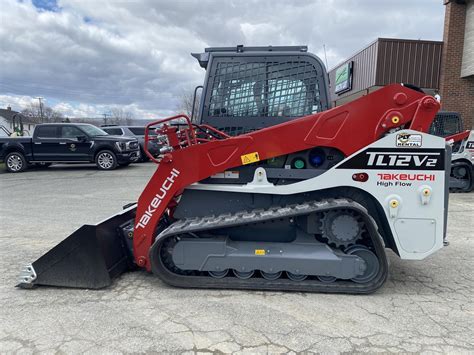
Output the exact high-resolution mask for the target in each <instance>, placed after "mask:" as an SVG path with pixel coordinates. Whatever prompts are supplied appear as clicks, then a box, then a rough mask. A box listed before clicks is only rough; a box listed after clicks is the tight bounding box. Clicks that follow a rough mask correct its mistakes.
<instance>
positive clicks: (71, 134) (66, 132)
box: [61, 126, 85, 139]
mask: <svg viewBox="0 0 474 355" xmlns="http://www.w3.org/2000/svg"><path fill="white" fill-rule="evenodd" d="M78 136H85V134H84V132H82V131H81V130H80V129H79V128H77V127H74V126H63V127H61V138H68V139H77V137H78Z"/></svg>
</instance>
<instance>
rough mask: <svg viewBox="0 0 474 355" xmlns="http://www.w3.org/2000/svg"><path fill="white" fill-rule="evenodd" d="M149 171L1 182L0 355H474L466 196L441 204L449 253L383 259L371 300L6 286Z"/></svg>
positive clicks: (126, 281) (127, 287) (116, 206)
mask: <svg viewBox="0 0 474 355" xmlns="http://www.w3.org/2000/svg"><path fill="white" fill-rule="evenodd" d="M154 169H155V165H154V164H152V163H146V164H133V165H130V166H129V167H128V168H122V169H118V170H115V171H110V172H105V171H98V170H96V169H95V168H94V167H93V166H90V165H89V166H80V167H78V166H52V167H50V168H48V169H45V170H30V171H27V172H25V173H21V174H8V173H3V172H2V173H0V242H1V244H0V270H1V273H0V353H5V352H16V351H17V352H19V353H33V352H45V353H56V352H64V353H78V352H88V353H94V354H96V353H117V352H134V353H139V352H163V351H167V352H224V353H231V352H237V353H239V352H272V353H280V352H291V351H293V352H302V351H307V352H378V351H385V352H386V351H389V352H392V351H393V352H466V353H467V352H473V351H474V303H473V299H474V292H473V291H474V258H473V257H474V254H473V249H474V218H473V216H474V193H470V194H451V196H450V207H449V225H448V239H449V241H450V242H451V244H450V246H449V247H446V248H444V249H443V250H441V251H439V252H438V253H436V254H434V255H432V256H431V257H429V258H428V259H426V260H423V261H416V262H415V261H406V260H405V261H404V260H399V259H398V258H397V257H396V256H395V255H394V254H393V253H389V257H390V262H391V265H390V277H389V280H388V281H387V283H386V284H385V286H384V287H383V288H382V289H381V290H379V291H378V292H376V293H375V294H372V295H369V296H350V295H326V294H309V293H308V294H307V293H284V292H254V291H216V290H190V289H177V288H173V287H170V286H167V285H166V284H164V283H162V282H161V281H160V280H159V279H157V278H155V277H153V276H152V275H150V274H147V273H145V272H132V273H128V274H124V275H123V276H121V277H120V278H119V279H118V280H116V281H115V282H114V284H113V286H112V287H110V288H108V289H104V290H100V291H88V290H74V289H61V288H48V287H42V288H41V287H40V288H37V289H33V290H23V289H18V288H15V287H14V286H15V283H16V279H17V277H18V273H19V270H20V268H21V266H22V265H23V264H25V263H27V262H32V261H34V260H35V259H36V258H38V257H39V256H41V255H42V254H43V253H44V252H46V251H47V250H49V249H50V248H51V247H53V246H54V245H56V244H57V243H58V242H59V241H61V240H62V239H64V238H65V237H66V236H67V235H68V234H70V233H71V232H73V231H74V230H75V229H77V228H78V227H80V226H81V225H83V224H85V223H96V222H99V221H101V220H103V219H105V218H106V217H108V216H109V215H112V214H115V213H116V212H118V211H119V210H120V209H121V207H122V206H123V205H125V204H127V203H129V202H133V201H136V199H137V198H138V196H139V194H140V192H141V191H142V189H143V188H144V186H145V184H146V183H147V181H148V179H149V177H150V176H151V174H152V173H153V171H154ZM414 237H416V236H414Z"/></svg>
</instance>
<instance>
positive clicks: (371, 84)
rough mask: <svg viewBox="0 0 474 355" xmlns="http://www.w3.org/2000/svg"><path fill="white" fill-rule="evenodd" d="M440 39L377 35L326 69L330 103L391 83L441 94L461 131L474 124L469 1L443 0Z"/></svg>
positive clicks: (473, 29)
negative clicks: (459, 122) (460, 119)
mask: <svg viewBox="0 0 474 355" xmlns="http://www.w3.org/2000/svg"><path fill="white" fill-rule="evenodd" d="M443 1H444V3H445V6H446V8H445V23H444V35H443V42H441V41H424V40H406V39H389V38H378V39H376V40H375V41H374V42H372V43H371V44H369V45H368V46H367V47H365V48H363V49H361V50H360V51H358V52H357V53H356V54H354V55H353V56H351V57H350V58H348V59H347V60H345V61H344V62H343V63H340V64H339V65H337V66H336V67H335V68H333V69H331V70H330V71H329V82H330V85H331V89H330V94H331V101H332V105H333V106H339V105H342V104H344V103H346V102H349V101H352V100H354V99H356V98H358V97H361V96H363V95H366V94H368V93H370V92H372V91H375V90H377V89H379V88H380V87H382V86H384V85H387V84H391V83H409V84H413V85H416V86H418V87H420V88H422V89H423V90H424V91H425V92H426V93H427V94H430V95H435V94H438V93H439V94H440V96H441V105H442V109H443V110H446V111H456V112H459V113H460V114H461V116H462V117H463V119H464V126H465V128H466V129H472V128H473V122H474V0H443Z"/></svg>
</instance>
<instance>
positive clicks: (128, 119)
mask: <svg viewBox="0 0 474 355" xmlns="http://www.w3.org/2000/svg"><path fill="white" fill-rule="evenodd" d="M109 117H110V118H109V119H108V122H107V123H110V124H117V125H127V126H130V125H131V124H132V123H133V118H134V115H133V113H131V112H130V111H125V110H124V109H122V108H113V109H112V110H110V116H109Z"/></svg>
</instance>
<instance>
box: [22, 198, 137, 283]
mask: <svg viewBox="0 0 474 355" xmlns="http://www.w3.org/2000/svg"><path fill="white" fill-rule="evenodd" d="M135 210H136V205H135V204H134V205H133V206H131V207H129V208H127V209H126V210H124V211H122V212H120V213H118V214H116V215H114V216H112V217H110V218H108V219H106V220H104V221H102V222H100V223H98V224H96V225H84V226H82V227H81V228H79V229H78V230H76V231H75V232H74V233H72V234H71V235H70V236H68V237H67V238H66V239H64V240H63V241H62V242H60V243H59V244H58V245H56V246H55V247H54V248H53V249H51V250H50V251H48V252H47V253H46V254H44V255H43V256H42V257H40V258H39V259H38V260H36V261H35V262H33V264H28V265H26V266H25V268H24V269H23V270H22V272H21V274H20V279H19V281H20V283H19V284H18V285H17V286H18V287H23V288H31V287H33V286H35V285H45V286H59V287H74V288H89V289H100V288H103V287H107V286H109V285H110V284H111V283H112V280H113V279H114V278H115V277H117V276H119V275H121V274H122V273H124V272H125V271H127V270H131V269H133V265H134V264H133V257H132V253H131V251H130V248H129V247H128V246H127V241H126V236H124V233H123V232H122V230H121V228H120V226H122V225H124V224H127V222H129V221H133V218H134V217H135ZM132 225H133V224H132Z"/></svg>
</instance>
